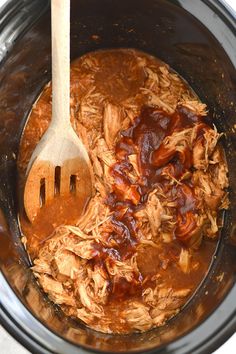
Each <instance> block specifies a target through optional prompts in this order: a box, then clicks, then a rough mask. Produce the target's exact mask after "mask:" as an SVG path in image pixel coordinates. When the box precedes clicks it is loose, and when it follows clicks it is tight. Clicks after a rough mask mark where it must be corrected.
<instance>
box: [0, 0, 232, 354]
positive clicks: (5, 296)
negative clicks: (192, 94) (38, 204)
mask: <svg viewBox="0 0 236 354" xmlns="http://www.w3.org/2000/svg"><path fill="white" fill-rule="evenodd" d="M50 35H51V34H50V1H48V0H8V1H6V2H5V4H4V5H3V6H2V7H0V323H1V324H2V325H3V326H4V327H5V328H6V330H7V331H8V332H9V333H10V334H11V335H12V336H13V337H15V338H16V339H17V340H18V341H19V342H21V343H22V344H23V345H24V346H25V347H26V348H28V349H29V350H30V351H31V352H32V353H42V354H47V353H58V354H69V353H70V354H73V353H88V352H96V353H120V352H123V353H131V352H133V353H166V354H167V353H169V354H170V353H175V354H187V353H188V354H189V353H191V354H195V353H211V352H213V351H214V350H215V349H216V348H217V347H219V346H220V345H221V344H222V343H223V342H224V341H226V340H227V339H228V338H229V337H230V336H231V335H232V334H233V333H234V331H235V329H236V284H235V275H236V213H235V210H236V194H235V193H236V157H235V154H236V38H235V37H236V23H235V18H234V15H233V14H232V13H231V11H230V9H229V8H227V6H225V5H224V3H223V2H221V1H217V0H198V1H190V0H72V1H71V60H73V59H74V58H77V57H79V56H81V55H83V54H84V53H86V52H89V51H92V50H96V49H102V48H120V47H123V48H125V47H130V48H137V49H140V50H143V51H144V52H147V53H150V54H152V55H155V56H157V57H158V58H160V59H162V60H163V61H165V62H167V63H168V64H169V65H170V66H171V67H172V68H173V69H174V70H176V71H177V72H178V73H179V74H180V75H182V77H183V78H184V79H186V80H187V81H188V82H189V84H190V85H191V86H192V87H193V89H194V90H195V91H196V92H197V94H198V95H199V97H200V98H201V99H202V101H204V102H205V103H206V104H207V105H208V108H209V112H210V115H211V116H212V117H213V121H214V124H215V125H216V126H217V128H218V129H219V131H221V132H224V133H225V134H224V138H223V139H222V142H223V145H224V148H225V150H226V155H227V160H228V165H229V178H230V189H229V196H230V210H229V211H227V213H226V214H225V216H224V227H223V229H222V232H221V237H220V240H219V242H218V247H217V251H216V253H215V256H214V258H213V260H212V264H211V267H210V270H209V272H208V274H206V277H205V279H204V280H203V281H202V283H201V284H200V286H199V288H198V290H197V291H196V293H195V295H194V296H193V298H192V299H191V301H189V303H188V304H187V305H186V306H185V307H184V309H183V310H182V311H181V312H180V313H179V314H178V315H177V316H176V317H175V318H173V319H172V320H170V321H169V323H168V324H167V325H165V326H163V327H161V328H158V329H155V330H151V331H148V332H146V333H142V334H132V335H126V336H121V335H105V334H102V333H98V332H95V331H93V330H90V329H88V328H86V327H85V326H83V325H82V324H79V323H76V322H74V321H72V320H71V319H68V318H66V317H65V316H64V315H63V314H62V313H61V312H60V311H59V310H58V309H57V308H56V307H54V306H53V304H52V303H51V302H50V301H49V300H48V299H47V298H46V297H45V296H44V294H43V293H42V291H41V290H40V288H39V286H38V285H37V282H36V281H35V279H34V277H33V275H32V274H31V271H30V261H29V259H28V257H27V254H26V252H25V250H24V248H23V246H22V244H21V241H20V231H19V225H18V215H17V211H18V205H17V204H18V201H17V200H18V199H17V166H16V161H17V153H18V146H19V140H20V136H21V133H22V130H23V127H24V124H25V120H26V118H27V115H28V113H29V111H30V109H31V107H32V104H33V103H34V101H35V99H36V97H37V96H38V94H39V92H40V91H41V90H42V88H43V86H44V85H45V84H46V83H47V82H48V81H50V79H51V53H50V50H51V47H50V46H51V43H50V40H51V39H50Z"/></svg>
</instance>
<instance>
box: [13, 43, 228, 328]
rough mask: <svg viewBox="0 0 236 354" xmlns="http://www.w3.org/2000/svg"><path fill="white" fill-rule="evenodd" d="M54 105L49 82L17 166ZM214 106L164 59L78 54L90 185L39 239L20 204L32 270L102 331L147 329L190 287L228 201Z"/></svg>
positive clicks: (75, 94)
mask: <svg viewBox="0 0 236 354" xmlns="http://www.w3.org/2000/svg"><path fill="white" fill-rule="evenodd" d="M50 114H51V85H48V86H47V87H46V88H45V89H44V91H43V94H42V96H41V97H40V99H39V100H38V101H37V103H36V104H35V105H34V107H33V110H32V113H31V116H30V119H29V123H28V125H27V126H26V129H25V132H24V136H23V139H22V142H21V148H20V156H19V168H20V171H21V172H22V171H24V170H25V168H26V166H27V162H28V161H29V158H30V154H31V152H32V150H33V148H34V146H33V145H35V144H36V143H37V141H38V140H39V139H40V137H41V136H42V134H43V133H44V131H45V130H46V128H47V126H48V123H49V120H50ZM207 115H208V113H207V110H206V105H205V104H204V103H202V102H200V101H199V99H198V97H197V96H196V95H195V94H194V93H193V91H192V90H191V89H190V88H189V87H188V86H187V84H186V83H185V82H184V81H183V80H182V79H181V78H180V77H179V76H178V75H177V74H176V73H174V72H173V71H172V70H171V69H170V68H169V67H168V65H166V64H164V63H163V62H161V61H159V60H157V59H155V58H153V57H151V56H148V55H146V54H143V53H141V52H138V51H135V50H128V49H124V50H122V49H120V50H111V51H99V52H95V53H90V54H87V55H85V56H83V57H82V58H80V59H78V60H76V61H75V62H74V63H73V64H72V69H71V121H72V124H73V127H74V129H75V131H76V132H77V133H78V135H79V136H80V138H81V140H82V141H83V143H84V145H85V147H86V148H87V150H88V153H89V156H90V160H91V164H92V168H93V175H94V196H93V198H92V199H91V200H90V201H89V204H88V206H87V208H86V210H85V213H84V214H83V215H82V216H79V215H78V218H77V220H76V222H73V223H71V224H63V225H59V226H58V225H55V227H54V228H53V232H52V233H51V232H50V233H49V234H47V235H45V236H47V237H45V238H44V240H43V241H42V240H38V238H39V236H37V230H38V229H36V226H35V225H31V226H30V227H31V228H30V229H29V226H28V224H26V223H24V219H23V216H21V220H22V228H23V231H24V230H26V232H25V234H26V235H25V236H26V237H24V243H25V244H26V248H27V249H28V251H29V253H30V254H31V256H32V259H33V263H34V265H33V267H32V270H33V272H34V274H35V276H36V277H37V279H38V282H39V284H40V285H41V287H42V288H43V290H44V291H45V293H46V294H48V297H49V298H50V299H51V300H52V301H53V302H54V303H56V304H58V305H60V306H61V308H62V310H63V311H64V312H65V313H66V314H67V315H68V316H72V317H73V318H74V319H78V320H80V321H83V322H84V323H85V324H86V325H88V326H89V327H91V328H93V329H95V330H98V331H102V332H105V333H130V332H136V331H146V330H149V329H151V328H153V327H157V326H161V325H164V324H165V323H166V321H167V320H168V319H170V318H171V317H173V316H175V315H176V314H177V313H178V312H179V311H180V309H181V307H182V306H183V305H184V304H185V303H186V301H187V300H188V299H189V298H190V296H191V295H192V294H193V292H194V290H195V289H196V287H197V285H198V284H199V282H200V281H201V279H202V277H203V276H204V275H205V273H206V271H207V267H208V265H209V263H210V260H211V256H212V254H213V252H214V246H213V247H212V246H208V243H207V242H208V241H207V239H208V238H211V239H212V238H217V235H218V232H219V229H220V222H219V209H227V207H228V205H229V202H228V196H227V191H226V188H227V187H228V177H227V173H228V169H227V164H226V161H225V157H224V152H223V150H222V148H221V146H220V144H219V142H218V141H219V139H220V136H221V134H219V133H218V132H217V130H216V128H215V127H214V126H211V125H209V124H207V122H206V120H205V116H207ZM42 117H44V119H41V118H42ZM45 117H47V118H45ZM208 118H210V117H209V116H208ZM207 121H208V122H209V120H207ZM32 137H34V144H33V145H30V142H31V140H32V139H33V138H32ZM22 173H23V172H22ZM69 212H70V211H69ZM25 225H27V227H26V226H25ZM34 228H35V229H34ZM27 230H28V231H27ZM29 230H30V231H29ZM35 230H36V231H35ZM35 235H36V237H35ZM212 244H213V243H211V245H212ZM207 247H212V248H211V250H212V251H207ZM33 248H34V252H32V249H33ZM204 252H205V253H204Z"/></svg>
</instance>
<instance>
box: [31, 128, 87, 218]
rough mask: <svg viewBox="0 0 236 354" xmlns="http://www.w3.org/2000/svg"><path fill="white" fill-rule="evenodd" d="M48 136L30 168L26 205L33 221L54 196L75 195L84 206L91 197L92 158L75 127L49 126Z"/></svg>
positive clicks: (38, 146) (36, 152)
mask: <svg viewBox="0 0 236 354" xmlns="http://www.w3.org/2000/svg"><path fill="white" fill-rule="evenodd" d="M45 135H46V136H44V137H43V139H42V140H41V141H40V142H39V144H38V145H37V147H36V149H35V151H34V153H33V155H32V158H31V160H30V163H29V166H28V170H27V178H26V183H25V189H24V206H25V211H26V214H27V216H28V218H29V220H30V221H31V222H33V221H34V219H35V217H36V215H37V213H38V211H39V210H40V208H41V207H43V206H44V205H46V206H47V204H48V203H50V202H52V201H53V198H55V197H59V196H60V197H68V196H69V195H73V196H74V197H76V200H77V201H78V203H79V204H80V205H81V206H86V204H87V202H88V200H89V199H90V198H91V196H92V171H91V165H90V161H89V157H88V154H87V151H86V149H85V147H84V146H83V144H82V143H81V141H80V140H79V138H78V137H77V136H76V134H75V133H74V131H72V128H71V130H69V131H68V130H64V131H63V132H62V133H61V134H59V133H58V132H57V133H56V132H55V131H53V130H52V129H50V128H49V130H48V131H47V132H46V133H45ZM81 209H83V208H81Z"/></svg>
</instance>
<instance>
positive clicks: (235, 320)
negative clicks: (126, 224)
mask: <svg viewBox="0 0 236 354" xmlns="http://www.w3.org/2000/svg"><path fill="white" fill-rule="evenodd" d="M203 2H204V3H205V4H207V5H208V6H210V7H211V8H212V7H213V8H214V10H215V11H217V12H218V13H219V14H220V15H221V18H223V20H224V22H227V23H228V24H230V27H231V29H233V33H234V34H235V33H236V24H235V16H234V15H233V13H232V12H231V11H230V8H229V7H226V6H225V3H224V2H223V1H221V0H217V1H212V0H203ZM0 277H2V278H3V279H4V281H3V282H0V283H1V284H0V289H1V286H3V287H5V289H7V292H8V291H12V288H11V287H10V285H9V284H8V282H7V280H6V279H5V276H4V275H3V273H2V272H1V271H0ZM3 279H2V280H3ZM2 290H3V289H2ZM14 296H15V298H16V299H17V300H19V298H18V297H17V295H16V294H15V293H14ZM235 296H236V284H234V285H233V287H232V288H231V290H230V291H229V293H228V295H227V296H226V298H225V299H224V300H223V303H222V304H221V305H224V306H225V307H227V306H229V305H230V304H231V301H229V297H230V299H231V300H232V297H233V298H235ZM19 301H20V300H19ZM21 305H22V307H24V305H23V303H21ZM221 305H220V306H221ZM228 308H229V307H228ZM24 309H25V311H28V310H27V309H26V308H25V307H24ZM28 312H29V311H28ZM29 315H31V316H33V315H32V314H31V313H30V312H29ZM210 316H211V315H210ZM33 317H34V316H33ZM34 319H35V320H36V321H37V322H38V323H39V324H40V325H42V323H41V322H40V321H39V320H37V318H36V317H34ZM204 322H205V321H204ZM204 322H203V323H201V324H200V325H199V326H202V325H203V324H204ZM0 324H1V325H2V326H3V327H4V328H5V329H6V330H7V331H8V332H9V333H10V334H11V335H12V336H13V337H14V338H15V339H16V340H17V341H18V342H20V343H21V344H22V345H24V346H25V347H26V348H27V349H28V350H30V351H32V352H33V353H38V354H46V353H53V352H54V351H50V350H48V349H47V348H46V347H43V348H42V345H43V343H41V342H39V341H37V340H36V338H34V337H33V336H32V335H31V334H30V333H28V332H27V331H25V330H24V329H23V328H22V327H21V326H20V325H19V323H17V321H16V318H15V319H14V318H13V317H12V316H11V315H10V314H9V312H8V310H7V308H5V307H4V304H3V302H1V300H0ZM44 328H46V327H44ZM46 329H47V331H48V332H49V335H55V336H56V337H58V338H60V339H61V338H62V337H60V336H59V335H56V334H55V333H53V332H52V331H50V330H49V329H48V328H46ZM217 329H218V331H217ZM235 330H236V309H235V310H234V311H233V312H232V313H231V314H230V316H229V317H228V318H227V319H226V321H225V322H224V323H222V324H221V326H216V328H215V331H213V332H212V334H211V337H208V336H206V339H205V341H203V342H201V343H200V344H199V345H198V346H195V347H194V348H192V350H191V353H192V354H194V353H196V354H197V353H200V351H201V353H209V349H211V350H214V349H216V348H217V347H219V345H221V344H223V343H224V342H225V341H226V340H227V339H228V338H229V337H230V336H231V335H232V334H233V333H234V332H235ZM194 331H195V328H194V329H193V331H192V332H194ZM192 332H191V333H192ZM187 336H188V334H186V335H183V336H181V337H180V338H178V339H177V340H174V341H173V342H171V343H170V344H168V345H167V346H166V345H164V346H162V347H159V348H158V349H152V350H148V351H146V352H148V353H155V352H158V353H174V352H175V351H173V348H171V346H173V345H174V344H177V343H178V347H183V348H184V339H185V338H186V337H187ZM213 337H214V344H211V343H210V344H209V338H213ZM64 340H65V341H66V342H67V343H68V344H70V345H72V346H74V347H75V348H77V350H78V351H80V352H81V353H87V352H88V350H91V351H93V352H96V353H101V351H98V350H92V349H90V348H89V349H87V348H85V347H82V346H79V345H76V344H74V343H72V342H70V341H68V340H67V339H64ZM181 343H182V344H181ZM103 352H104V351H103ZM135 352H137V351H133V353H135ZM138 352H140V351H138ZM178 353H179V352H178ZM181 353H185V352H181ZM186 353H187V352H186Z"/></svg>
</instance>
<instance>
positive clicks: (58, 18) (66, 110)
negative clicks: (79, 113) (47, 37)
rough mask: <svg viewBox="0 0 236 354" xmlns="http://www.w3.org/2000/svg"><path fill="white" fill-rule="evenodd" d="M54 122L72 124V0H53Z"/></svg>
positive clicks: (56, 124) (55, 123)
mask: <svg viewBox="0 0 236 354" xmlns="http://www.w3.org/2000/svg"><path fill="white" fill-rule="evenodd" d="M51 26H52V123H53V126H54V127H55V126H57V127H58V128H59V126H60V127H61V128H63V127H65V126H68V125H70V0H51Z"/></svg>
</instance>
